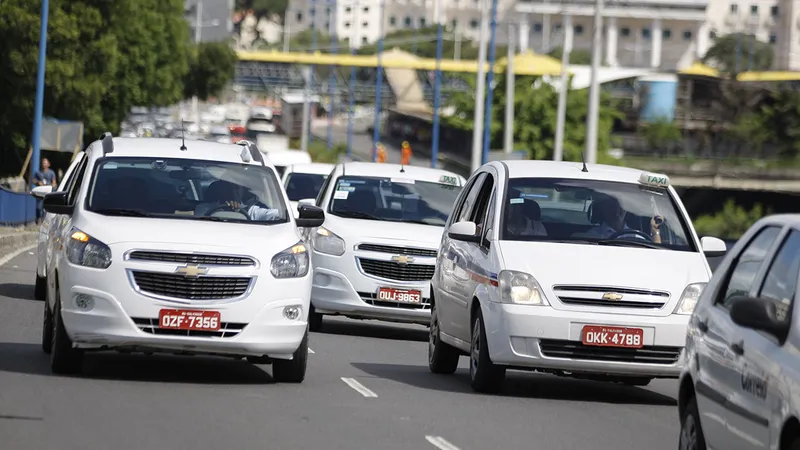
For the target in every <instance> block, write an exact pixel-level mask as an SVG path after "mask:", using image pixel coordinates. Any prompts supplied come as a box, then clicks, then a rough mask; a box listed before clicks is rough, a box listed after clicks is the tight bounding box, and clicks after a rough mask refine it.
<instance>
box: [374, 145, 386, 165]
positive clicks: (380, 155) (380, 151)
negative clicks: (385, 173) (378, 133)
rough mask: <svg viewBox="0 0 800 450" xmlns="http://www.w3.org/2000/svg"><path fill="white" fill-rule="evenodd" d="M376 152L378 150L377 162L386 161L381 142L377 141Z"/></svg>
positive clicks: (384, 150) (384, 149)
mask: <svg viewBox="0 0 800 450" xmlns="http://www.w3.org/2000/svg"><path fill="white" fill-rule="evenodd" d="M376 147H377V152H378V162H379V163H385V162H386V148H384V147H383V144H381V143H380V142H378V145H377V146H376Z"/></svg>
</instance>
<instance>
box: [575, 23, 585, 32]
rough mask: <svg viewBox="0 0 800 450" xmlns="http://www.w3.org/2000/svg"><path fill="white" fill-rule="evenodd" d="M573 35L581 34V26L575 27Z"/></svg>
mask: <svg viewBox="0 0 800 450" xmlns="http://www.w3.org/2000/svg"><path fill="white" fill-rule="evenodd" d="M575 34H583V25H575Z"/></svg>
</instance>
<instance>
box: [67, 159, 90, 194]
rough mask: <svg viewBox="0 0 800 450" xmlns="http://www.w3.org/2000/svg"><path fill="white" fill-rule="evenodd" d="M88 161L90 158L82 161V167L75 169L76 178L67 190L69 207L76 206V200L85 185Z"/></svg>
mask: <svg viewBox="0 0 800 450" xmlns="http://www.w3.org/2000/svg"><path fill="white" fill-rule="evenodd" d="M88 160H89V158H83V160H81V163H80V165H79V166H78V167H76V168H75V177H73V178H72V180H71V181H70V183H69V184H68V185H67V187H66V189H65V190H66V192H67V204H68V205H74V204H75V200H76V198H77V197H78V192H79V191H80V190H81V185H82V184H83V177H84V174H85V173H86V165H87V164H88V162H87V161H88Z"/></svg>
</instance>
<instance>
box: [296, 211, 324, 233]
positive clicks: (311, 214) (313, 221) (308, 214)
mask: <svg viewBox="0 0 800 450" xmlns="http://www.w3.org/2000/svg"><path fill="white" fill-rule="evenodd" d="M297 212H298V215H297V219H296V220H295V221H296V222H297V226H298V227H302V228H316V227H321V226H322V224H323V223H325V213H324V212H323V211H322V208H317V207H316V206H311V205H297Z"/></svg>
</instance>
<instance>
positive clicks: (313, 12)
mask: <svg viewBox="0 0 800 450" xmlns="http://www.w3.org/2000/svg"><path fill="white" fill-rule="evenodd" d="M308 14H309V15H310V16H311V17H314V16H315V15H316V14H317V12H316V11H315V10H314V8H311V11H309V12H308Z"/></svg>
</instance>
